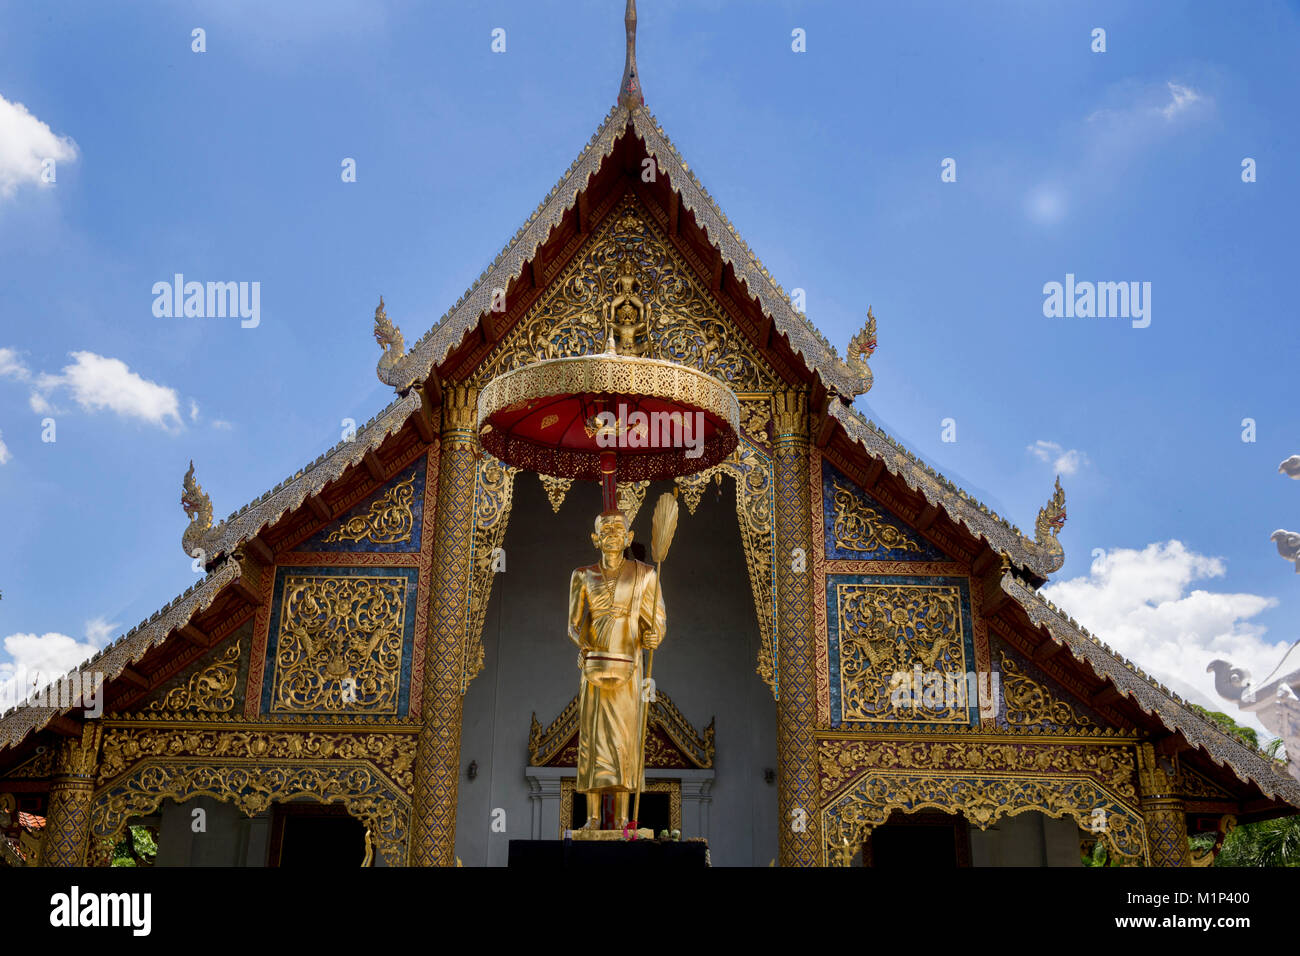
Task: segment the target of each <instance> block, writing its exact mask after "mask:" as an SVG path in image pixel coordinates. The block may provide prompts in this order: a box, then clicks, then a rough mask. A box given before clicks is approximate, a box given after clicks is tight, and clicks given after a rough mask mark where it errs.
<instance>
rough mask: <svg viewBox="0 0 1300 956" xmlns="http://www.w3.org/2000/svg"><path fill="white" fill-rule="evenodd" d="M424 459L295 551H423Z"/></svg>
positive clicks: (382, 552)
mask: <svg viewBox="0 0 1300 956" xmlns="http://www.w3.org/2000/svg"><path fill="white" fill-rule="evenodd" d="M424 461H425V460H424V459H423V458H421V459H419V460H418V461H416V462H415V464H414V465H409V466H407V467H406V468H404V469H403V470H402V473H401V474H399V475H397V476H396V477H394V478H393V479H392V480H391V481H389V482H388V484H386V485H384V487H383V488H380V489H379V490H378V491H376V492H375V493H374V494H373V495H371V496H370V497H369V498H367V499H366V500H365V501H363V502H361V504H359V505H357V506H356V507H355V508H353V509H351V510H350V511H348V513H347V514H345V515H343V516H342V517H340V518H339V519H338V520H337V521H334V522H332V523H330V524H328V525H326V526H325V527H324V528H322V529H321V530H320V531H318V532H316V534H314V535H312V536H311V537H310V538H308V539H307V540H306V541H304V542H303V543H302V544H300V545H298V547H297V548H295V549H294V550H295V551H346V552H350V553H354V554H355V553H361V552H369V553H376V552H377V553H380V554H402V553H414V552H417V551H419V550H420V532H421V530H422V528H423V526H424Z"/></svg>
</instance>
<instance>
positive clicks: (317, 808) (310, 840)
mask: <svg viewBox="0 0 1300 956" xmlns="http://www.w3.org/2000/svg"><path fill="white" fill-rule="evenodd" d="M366 856H367V847H366V828H365V826H364V825H363V824H362V822H361V821H360V820H358V819H357V818H356V817H353V816H350V815H349V814H348V812H347V808H346V807H342V806H338V805H336V804H311V803H306V804H304V803H282V804H276V805H275V806H274V808H273V809H272V812H271V847H270V854H269V859H268V865H269V866H278V867H285V868H288V869H304V868H307V867H311V868H315V869H351V868H354V867H358V866H361V865H363V862H364V861H365V859H366Z"/></svg>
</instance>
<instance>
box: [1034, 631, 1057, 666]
mask: <svg viewBox="0 0 1300 956" xmlns="http://www.w3.org/2000/svg"><path fill="white" fill-rule="evenodd" d="M1063 650H1065V645H1064V644H1058V643H1056V641H1054V640H1052V639H1051V638H1050V637H1049V638H1048V639H1047V640H1046V641H1044V642H1043V643H1042V644H1039V645H1038V646H1037V647H1036V648H1034V652H1033V653H1032V654H1030V655H1029V656H1030V657H1031V658H1032V659H1033V661H1034V663H1035V664H1044V663H1046V662H1047V661H1050V660H1051V659H1052V658H1053V657H1055V656H1056V655H1057V654H1059V653H1061V651H1063Z"/></svg>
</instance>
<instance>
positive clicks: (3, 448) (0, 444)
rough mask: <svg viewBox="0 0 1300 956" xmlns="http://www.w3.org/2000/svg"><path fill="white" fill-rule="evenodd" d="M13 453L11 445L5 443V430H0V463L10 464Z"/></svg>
mask: <svg viewBox="0 0 1300 956" xmlns="http://www.w3.org/2000/svg"><path fill="white" fill-rule="evenodd" d="M12 457H13V455H11V454H9V446H8V445H6V444H5V439H4V432H0V465H7V464H9V459H10V458H12Z"/></svg>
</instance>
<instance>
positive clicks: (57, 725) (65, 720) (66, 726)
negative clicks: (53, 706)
mask: <svg viewBox="0 0 1300 956" xmlns="http://www.w3.org/2000/svg"><path fill="white" fill-rule="evenodd" d="M45 729H46V730H50V731H53V732H54V733H56V734H58V735H59V736H60V737H80V736H81V721H79V720H74V719H73V718H71V717H68V716H66V715H64V714H55V715H54V716H53V717H51V718H50V720H49V723H47V724H46V725H45Z"/></svg>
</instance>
